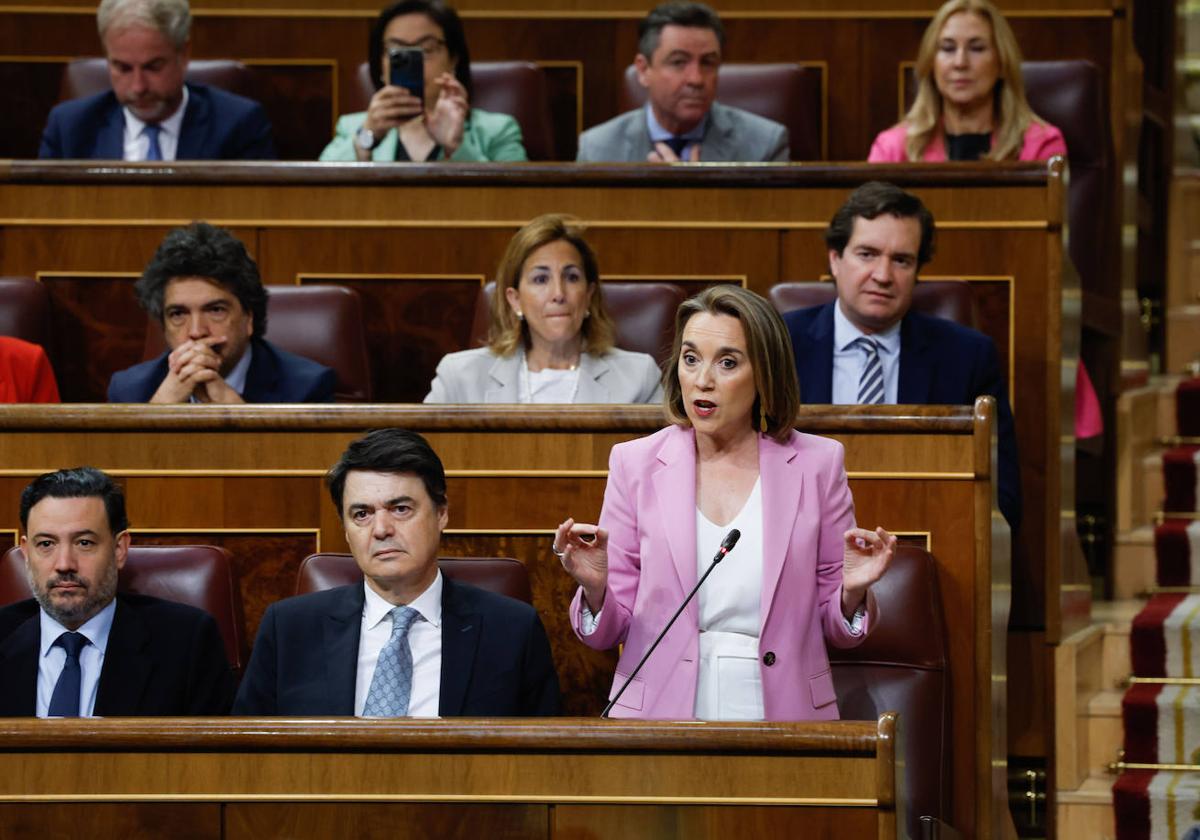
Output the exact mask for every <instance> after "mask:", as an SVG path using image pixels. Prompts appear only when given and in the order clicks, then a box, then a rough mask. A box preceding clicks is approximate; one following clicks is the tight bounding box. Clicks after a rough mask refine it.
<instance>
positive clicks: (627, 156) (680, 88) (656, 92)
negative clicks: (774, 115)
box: [576, 0, 788, 163]
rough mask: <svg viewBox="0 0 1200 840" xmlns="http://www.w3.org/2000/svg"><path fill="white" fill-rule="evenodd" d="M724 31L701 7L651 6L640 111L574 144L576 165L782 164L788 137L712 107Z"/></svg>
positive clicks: (759, 121) (773, 125)
mask: <svg viewBox="0 0 1200 840" xmlns="http://www.w3.org/2000/svg"><path fill="white" fill-rule="evenodd" d="M724 47H725V29H724V27H723V26H722V25H721V19H720V18H719V17H717V13H716V12H714V11H713V10H712V9H710V8H709V7H708V6H706V5H704V4H703V3H691V2H677V0H674V1H673V2H668V3H663V4H662V5H660V6H656V7H655V8H654V9H653V10H652V11H651V12H650V14H648V15H647V16H646V18H645V19H644V20H643V21H642V22H641V24H639V25H638V55H637V56H636V57H635V58H634V67H635V68H636V69H637V75H638V81H639V82H640V83H641V85H642V87H644V88H645V89H646V95H647V101H646V105H645V107H644V108H638V109H636V110H633V111H629V112H627V113H624V114H622V115H621V116H619V117H616V118H614V119H611V120H609V121H608V122H606V123H602V124H601V125H598V126H595V127H594V128H589V129H588V130H587V131H585V132H584V133H583V134H581V135H580V136H579V154H578V155H577V158H576V159H577V160H580V161H624V162H630V163H635V162H638V161H645V160H649V161H652V162H660V163H661V162H666V163H673V162H677V161H699V160H705V161H781V162H782V161H787V159H788V132H787V129H786V128H785V127H784V126H782V125H780V124H779V123H777V122H774V121H773V120H768V119H766V118H764V117H760V116H757V115H755V114H751V113H749V112H748V111H743V110H741V109H740V108H731V107H729V106H728V105H722V104H721V103H719V102H716V101H715V99H716V95H717V72H718V70H719V69H720V67H721V51H722V50H723V49H724Z"/></svg>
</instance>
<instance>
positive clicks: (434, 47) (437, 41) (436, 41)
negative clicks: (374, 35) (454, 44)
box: [383, 35, 446, 58]
mask: <svg viewBox="0 0 1200 840" xmlns="http://www.w3.org/2000/svg"><path fill="white" fill-rule="evenodd" d="M445 47H446V42H445V41H443V40H442V39H441V38H435V37H433V36H432V35H428V36H426V37H424V38H422V39H421V40H419V41H417V42H416V43H415V44H406V43H405V42H404V41H397V40H395V39H394V38H389V39H388V40H386V41H384V42H383V49H384V52H387V51H388V50H394V49H401V50H406V49H407V50H411V49H417V50H420V51H421V52H423V53H425V56H426V57H427V58H428V57H431V56H435V55H437V54H438V53H439V52H440V51H441V50H443V49H445Z"/></svg>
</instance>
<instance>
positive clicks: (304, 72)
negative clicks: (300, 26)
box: [243, 58, 338, 160]
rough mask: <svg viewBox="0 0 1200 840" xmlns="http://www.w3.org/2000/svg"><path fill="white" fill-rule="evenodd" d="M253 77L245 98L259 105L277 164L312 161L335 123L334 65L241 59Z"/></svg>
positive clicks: (316, 61)
mask: <svg viewBox="0 0 1200 840" xmlns="http://www.w3.org/2000/svg"><path fill="white" fill-rule="evenodd" d="M243 63H245V64H246V65H247V66H248V67H250V68H251V69H252V70H253V71H254V72H253V73H252V75H251V79H252V83H251V89H250V90H248V91H246V96H248V97H250V98H251V99H254V100H257V101H258V102H260V103H262V106H263V109H264V110H265V111H266V112H267V118H268V119H270V121H271V128H272V129H273V131H274V135H275V151H276V153H277V154H278V155H279V159H280V160H316V159H317V158H318V157H319V156H320V154H321V150H322V149H324V148H325V145H326V144H327V143H328V142H329V141H330V140H331V139H332V138H333V127H334V125H335V123H336V121H337V117H338V64H337V61H336V60H335V59H279V58H248V59H244V60H243Z"/></svg>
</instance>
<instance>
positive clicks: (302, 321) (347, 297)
mask: <svg viewBox="0 0 1200 840" xmlns="http://www.w3.org/2000/svg"><path fill="white" fill-rule="evenodd" d="M267 291H268V293H269V294H268V296H267V338H268V339H269V340H270V341H271V342H272V343H273V344H277V345H278V346H280V347H282V348H283V349H284V350H287V351H288V352H290V353H295V354H296V355H298V356H303V357H305V358H306V359H312V360H313V361H314V362H320V363H321V364H323V365H326V366H328V367H331V368H333V369H334V371H336V372H337V378H338V384H337V391H336V398H337V401H338V402H370V401H371V398H372V387H371V362H370V358H369V357H368V356H367V338H366V332H365V330H364V328H363V315H362V302H361V299H360V298H359V296H358V292H356V291H354V290H353V289H351V288H349V287H347V286H319V285H318V286H267ZM165 349H166V345H165V344H164V343H163V336H162V330H161V329H160V327H159V325H158V324H157V322H153V321H152V322H151V324H150V326H149V327H148V328H147V329H146V344H145V347H144V348H143V351H142V352H143V358H145V359H153V358H154V357H155V356H157V355H158V354H159V353H161V352H162V351H163V350H165Z"/></svg>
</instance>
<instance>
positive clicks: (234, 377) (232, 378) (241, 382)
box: [225, 341, 254, 396]
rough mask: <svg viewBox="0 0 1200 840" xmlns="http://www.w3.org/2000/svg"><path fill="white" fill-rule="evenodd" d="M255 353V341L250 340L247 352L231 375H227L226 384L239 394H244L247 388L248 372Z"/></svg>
mask: <svg viewBox="0 0 1200 840" xmlns="http://www.w3.org/2000/svg"><path fill="white" fill-rule="evenodd" d="M253 355H254V342H253V341H249V342H247V343H246V352H245V353H243V354H242V358H240V359H238V363H237V364H236V365H234V366H233V370H231V371H229V375H228V376H226V377H225V384H226V385H228V386H229V387H230V388H232V389H233V390H235V391H237V392H238V393H239V394H243V392H244V391H245V390H246V374H247V372H248V371H249V370H250V357H251V356H253ZM243 396H244V394H243Z"/></svg>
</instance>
